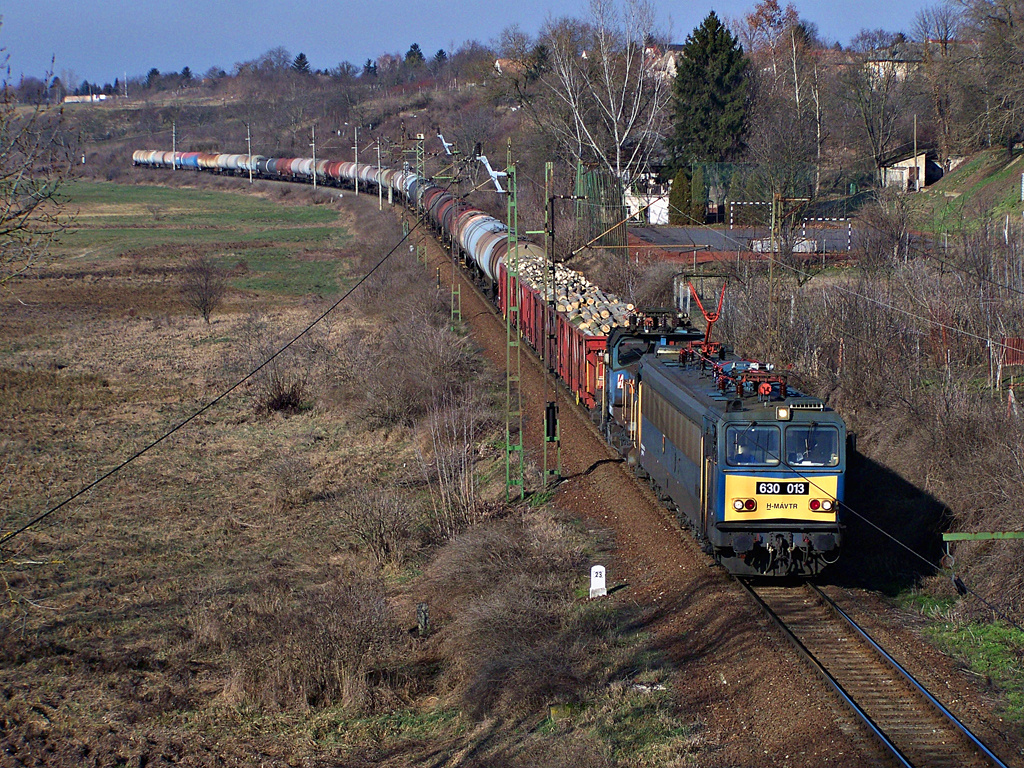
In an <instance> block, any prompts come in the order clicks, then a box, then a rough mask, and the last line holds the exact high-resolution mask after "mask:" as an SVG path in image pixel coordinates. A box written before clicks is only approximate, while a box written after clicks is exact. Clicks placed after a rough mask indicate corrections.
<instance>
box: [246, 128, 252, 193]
mask: <svg viewBox="0 0 1024 768" xmlns="http://www.w3.org/2000/svg"><path fill="white" fill-rule="evenodd" d="M245 150H246V152H248V153H249V162H247V163H246V165H248V166H249V183H250V184H252V131H251V130H249V124H248V123H246V124H245Z"/></svg>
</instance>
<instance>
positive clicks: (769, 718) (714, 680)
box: [428, 242, 876, 767]
mask: <svg viewBox="0 0 1024 768" xmlns="http://www.w3.org/2000/svg"><path fill="white" fill-rule="evenodd" d="M428 260H430V261H431V263H432V268H431V271H433V266H437V265H438V264H443V265H450V261H449V260H448V259H447V257H446V255H445V254H444V252H443V251H442V250H441V249H440V247H439V246H437V245H436V244H434V243H433V242H431V243H430V244H429V246H428ZM450 273H451V270H450V266H449V267H444V268H442V269H441V272H440V274H441V277H442V284H443V285H445V286H447V280H448V278H449V277H450ZM460 280H462V289H461V294H462V315H463V317H464V318H466V319H467V322H468V323H469V325H470V328H471V331H472V335H473V338H474V339H476V340H477V342H478V343H479V344H480V345H481V346H482V347H483V350H484V355H485V356H486V357H487V359H488V360H489V361H490V362H491V363H492V364H493V365H494V366H496V367H497V368H498V369H499V370H502V369H504V366H505V327H504V322H503V321H501V320H500V319H499V318H497V317H496V316H495V315H494V314H493V313H492V312H491V311H489V306H488V305H487V304H486V303H485V302H484V301H483V299H482V298H481V297H480V295H479V294H478V293H477V292H476V291H475V290H473V288H472V286H471V285H470V284H469V283H468V282H467V281H466V280H465V278H463V277H460ZM522 382H523V408H524V414H526V418H525V437H524V442H525V445H526V448H527V451H528V452H530V454H531V458H532V459H533V460H534V462H535V463H536V464H539V463H540V451H541V445H542V444H541V437H542V435H541V427H542V422H543V420H542V414H543V400H544V398H543V395H542V393H543V392H544V387H543V377H542V374H541V369H540V367H539V365H537V364H535V358H533V357H532V355H531V356H530V359H527V356H526V355H525V354H524V357H523V365H522ZM559 398H560V405H561V407H560V411H561V435H562V465H563V476H564V477H566V478H568V479H566V480H565V481H563V483H562V484H561V485H560V486H559V490H558V493H557V495H556V497H555V504H556V505H557V506H558V507H559V508H561V509H564V510H566V511H568V512H571V513H573V514H575V515H578V516H579V517H580V518H581V519H582V520H584V521H585V522H586V524H587V525H588V526H589V527H590V528H591V529H592V530H596V531H602V532H607V536H608V538H609V540H610V551H609V552H608V553H607V556H606V561H605V562H604V563H603V564H604V565H606V566H607V569H608V579H609V586H610V587H612V586H615V585H626V586H625V588H622V589H620V590H618V591H616V592H615V594H614V596H613V597H612V598H611V599H613V600H617V601H620V602H622V603H624V604H629V605H631V606H633V607H636V608H639V609H640V613H641V615H643V616H644V617H646V621H645V625H644V630H645V631H646V632H648V633H649V636H650V641H649V642H650V646H651V648H652V649H653V650H656V651H659V652H661V653H662V654H663V656H664V658H666V659H667V660H668V661H669V662H670V663H671V664H672V666H673V670H674V673H673V675H672V688H673V695H674V699H675V701H676V703H677V706H678V707H679V708H680V710H681V711H682V712H683V713H685V714H686V715H687V716H690V717H692V718H694V719H695V720H696V721H698V722H699V723H700V724H701V726H702V728H703V744H702V750H703V754H702V758H701V764H706V765H715V766H752V767H753V766H759V767H760V766H765V765H775V766H782V765H786V766H822V765H853V764H869V763H873V762H875V759H876V756H875V752H874V748H873V746H872V745H870V744H863V742H862V740H861V738H860V737H859V731H856V729H855V728H854V727H853V726H852V722H851V720H850V719H849V717H848V716H847V715H846V714H845V712H841V711H840V710H839V709H838V704H837V703H836V700H835V699H834V697H833V695H832V694H831V693H830V692H829V691H828V690H827V689H825V688H824V686H823V685H822V684H821V683H819V681H818V680H817V678H815V677H813V676H812V673H811V672H810V671H809V670H808V669H807V667H806V665H805V664H804V663H803V662H801V661H800V659H799V657H798V656H797V655H796V652H795V651H794V650H793V649H792V648H791V647H790V646H789V645H788V644H786V643H785V641H783V640H782V639H781V638H780V637H779V636H778V635H777V634H776V633H775V632H774V631H773V630H772V629H770V628H769V625H768V622H767V620H766V619H764V618H762V617H761V616H760V615H759V614H758V613H757V612H756V611H755V609H754V608H753V607H752V606H751V604H750V603H749V602H748V600H747V598H745V597H744V596H743V595H742V594H741V593H740V592H739V590H738V589H737V588H736V587H735V586H734V585H733V584H732V583H731V581H730V579H729V578H728V576H727V575H726V574H725V572H724V571H722V570H721V569H720V568H718V567H716V566H715V565H714V564H713V563H712V562H711V560H710V558H708V557H707V556H706V555H704V554H703V553H702V552H701V551H700V549H699V547H698V546H697V545H696V543H695V542H694V541H693V539H692V538H690V537H689V536H688V535H687V534H685V533H683V532H682V531H681V530H680V529H679V527H678V526H677V525H676V523H675V521H674V520H673V519H672V518H671V517H670V516H669V515H668V513H666V512H665V510H664V509H663V507H662V506H661V505H660V504H659V503H658V501H657V500H656V499H655V498H654V495H653V493H651V492H650V491H649V490H648V489H646V488H644V487H642V486H640V485H639V484H638V483H637V482H636V481H635V480H634V479H633V478H632V476H631V475H630V474H629V472H628V470H626V468H625V467H624V465H622V464H621V463H614V462H606V463H597V464H596V465H595V463H596V462H600V461H601V460H602V459H608V458H612V457H613V456H614V454H613V453H612V452H611V451H610V450H609V449H608V447H607V446H606V445H605V444H604V442H603V441H602V440H601V439H600V437H599V435H598V433H597V432H596V430H594V429H593V427H592V426H591V425H590V423H589V421H588V420H587V418H586V416H585V415H584V414H583V412H582V411H579V410H577V411H576V412H575V413H574V412H573V409H576V408H577V406H576V405H575V403H573V402H572V399H571V398H570V396H569V394H568V392H567V391H566V390H564V389H563V388H561V387H560V388H559ZM851 734H852V735H851ZM865 750H867V751H865Z"/></svg>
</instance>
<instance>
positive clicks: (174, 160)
mask: <svg viewBox="0 0 1024 768" xmlns="http://www.w3.org/2000/svg"><path fill="white" fill-rule="evenodd" d="M171 170H172V171H176V170H178V123H177V122H176V121H174V120H171Z"/></svg>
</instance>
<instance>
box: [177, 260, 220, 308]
mask: <svg viewBox="0 0 1024 768" xmlns="http://www.w3.org/2000/svg"><path fill="white" fill-rule="evenodd" d="M225 293H227V281H226V280H225V279H224V273H223V272H222V271H221V270H220V269H219V268H218V267H217V265H216V264H214V263H213V262H212V261H211V260H210V259H208V258H207V257H205V256H193V257H192V258H190V259H189V260H188V262H186V264H185V274H184V280H183V282H182V285H181V298H182V301H184V302H185V304H187V305H188V306H189V307H191V308H192V309H194V310H195V311H196V312H198V313H199V314H200V315H202V318H203V320H205V321H206V324H207V325H209V324H210V315H211V314H212V313H213V311H214V310H215V309H217V307H219V306H220V303H221V301H222V300H223V299H224V294H225Z"/></svg>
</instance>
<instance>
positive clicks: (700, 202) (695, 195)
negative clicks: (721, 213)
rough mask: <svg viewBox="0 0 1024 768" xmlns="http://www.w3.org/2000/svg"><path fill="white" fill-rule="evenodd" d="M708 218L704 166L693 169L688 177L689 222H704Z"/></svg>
mask: <svg viewBox="0 0 1024 768" xmlns="http://www.w3.org/2000/svg"><path fill="white" fill-rule="evenodd" d="M707 218H708V192H707V190H706V189H705V188H704V166H702V165H698V166H697V167H696V168H694V169H693V177H692V178H691V179H690V222H691V223H693V224H704V223H705V222H706V221H707Z"/></svg>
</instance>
